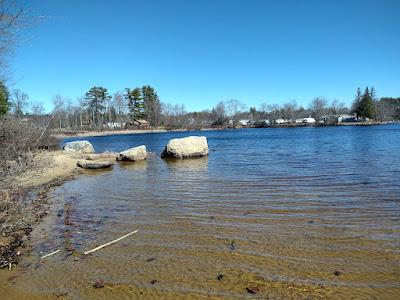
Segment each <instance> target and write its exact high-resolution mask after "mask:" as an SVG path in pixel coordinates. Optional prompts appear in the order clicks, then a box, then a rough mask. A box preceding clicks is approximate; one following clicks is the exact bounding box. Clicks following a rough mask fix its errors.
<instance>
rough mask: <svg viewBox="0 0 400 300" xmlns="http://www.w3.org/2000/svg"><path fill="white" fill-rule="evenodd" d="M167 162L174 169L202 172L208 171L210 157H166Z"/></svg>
mask: <svg viewBox="0 0 400 300" xmlns="http://www.w3.org/2000/svg"><path fill="white" fill-rule="evenodd" d="M164 162H165V164H166V165H167V166H168V167H169V168H170V169H171V170H172V171H177V172H180V171H189V172H195V173H196V172H200V171H207V164H208V157H207V156H205V157H199V158H193V159H183V160H180V159H179V160H177V159H165V160H164Z"/></svg>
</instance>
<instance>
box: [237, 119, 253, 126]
mask: <svg viewBox="0 0 400 300" xmlns="http://www.w3.org/2000/svg"><path fill="white" fill-rule="evenodd" d="M238 125H240V126H242V127H248V126H250V125H251V121H250V120H239V121H238Z"/></svg>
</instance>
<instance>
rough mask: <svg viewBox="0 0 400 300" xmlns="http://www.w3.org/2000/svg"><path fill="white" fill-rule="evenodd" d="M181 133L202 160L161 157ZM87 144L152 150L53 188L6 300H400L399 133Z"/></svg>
mask: <svg viewBox="0 0 400 300" xmlns="http://www.w3.org/2000/svg"><path fill="white" fill-rule="evenodd" d="M187 135H205V136H207V138H208V142H209V147H210V155H209V157H208V158H201V159H192V160H183V161H165V160H161V159H160V158H159V155H160V153H161V151H162V149H163V147H164V146H165V144H166V142H167V141H168V140H169V139H171V138H174V137H181V136H187ZM85 139H89V140H90V141H91V142H92V143H93V144H94V146H95V149H96V151H98V152H102V151H106V150H109V151H120V150H124V149H127V148H129V147H133V146H137V145H141V144H145V145H146V146H147V148H148V151H151V152H153V153H154V154H153V155H152V156H151V157H149V159H148V161H147V162H142V163H130V164H129V163H120V164H117V165H115V166H114V168H113V170H112V171H104V172H100V173H95V172H86V175H85V176H80V177H79V178H78V179H76V180H74V181H70V182H67V183H65V184H64V185H63V186H61V187H60V188H58V189H57V190H56V191H55V192H54V196H55V204H54V205H53V208H52V212H51V214H50V215H49V217H47V218H46V220H45V222H44V223H43V224H41V225H40V226H39V227H38V228H37V229H36V230H35V231H34V232H33V238H32V239H31V243H30V244H31V247H32V251H31V253H30V254H29V255H28V256H25V258H24V260H23V263H22V266H25V268H22V267H20V268H18V269H17V270H15V271H13V273H5V272H2V273H0V280H1V282H2V285H1V287H0V293H1V295H3V296H1V298H2V299H3V297H5V298H4V299H21V298H27V299H55V298H57V297H59V298H60V297H64V298H66V299H99V298H105V299H132V298H143V299H149V298H162V299H165V298H170V299H179V298H226V299H230V298H232V299H241V298H245V297H250V298H260V299H266V298H267V297H269V298H270V299H287V298H299V299H303V298H304V299H305V298H310V299H326V298H332V299H348V298H357V299H374V298H376V299H398V298H399V297H400V183H399V182H400V181H399V175H400V126H399V125H385V126H367V127H363V126H355V127H350V126H349V127H326V128H285V129H276V128H274V129H243V130H232V131H228V130H227V131H209V132H182V133H154V134H138V135H119V136H105V137H95V138H85ZM66 141H68V140H66ZM136 229H139V230H140V231H139V232H138V233H137V234H135V235H132V236H130V237H128V238H126V239H124V240H122V241H120V242H118V243H116V244H114V245H112V246H109V247H107V248H104V249H102V250H99V251H97V252H95V253H94V254H92V255H88V256H83V255H82V253H83V252H84V251H86V250H89V249H92V248H94V247H95V246H97V245H99V244H102V243H105V242H108V241H110V240H113V239H115V238H117V237H119V236H122V235H124V234H126V233H128V232H130V231H133V230H136ZM55 249H61V251H60V252H59V253H58V254H56V255H54V256H52V257H49V258H47V259H44V260H40V259H39V257H40V256H41V255H43V254H45V253H49V252H51V251H53V250H55ZM335 273H336V275H335ZM10 274H11V275H10ZM218 275H223V276H220V277H219V278H220V280H218V279H217V276H218ZM7 279H8V280H7ZM96 280H102V281H103V282H104V284H105V287H103V288H99V289H94V288H93V287H92V285H93V282H94V281H96ZM251 291H253V292H255V294H250V293H249V292H251Z"/></svg>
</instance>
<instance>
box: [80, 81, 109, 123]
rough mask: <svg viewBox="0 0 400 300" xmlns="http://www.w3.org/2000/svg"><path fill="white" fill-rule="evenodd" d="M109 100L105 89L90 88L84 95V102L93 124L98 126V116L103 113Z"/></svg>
mask: <svg viewBox="0 0 400 300" xmlns="http://www.w3.org/2000/svg"><path fill="white" fill-rule="evenodd" d="M109 99H111V96H110V95H109V94H108V92H107V89H106V88H103V87H97V86H94V87H92V88H91V89H90V90H89V91H88V92H87V93H86V95H85V100H86V101H87V104H88V106H89V111H90V113H91V114H92V120H93V123H94V124H96V125H98V124H99V121H100V116H101V115H102V114H103V113H104V109H105V106H104V104H105V102H106V101H108V100H109Z"/></svg>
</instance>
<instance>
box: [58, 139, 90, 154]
mask: <svg viewBox="0 0 400 300" xmlns="http://www.w3.org/2000/svg"><path fill="white" fill-rule="evenodd" d="M63 150H65V151H70V152H79V153H94V148H93V145H92V144H91V143H90V142H89V141H74V142H69V143H66V144H65V145H64V147H63Z"/></svg>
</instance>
